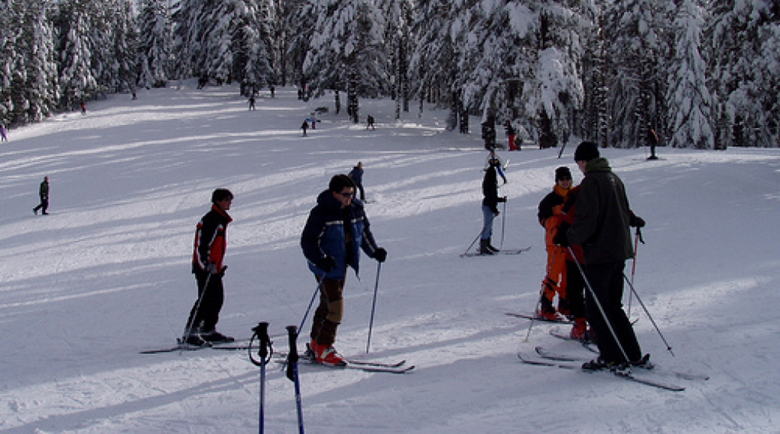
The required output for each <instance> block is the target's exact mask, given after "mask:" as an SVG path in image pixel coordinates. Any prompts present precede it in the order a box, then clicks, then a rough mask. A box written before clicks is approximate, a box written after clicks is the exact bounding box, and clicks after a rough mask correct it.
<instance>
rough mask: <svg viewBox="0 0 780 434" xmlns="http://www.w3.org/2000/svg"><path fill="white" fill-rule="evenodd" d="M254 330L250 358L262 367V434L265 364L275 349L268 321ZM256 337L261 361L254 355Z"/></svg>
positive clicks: (262, 428)
mask: <svg viewBox="0 0 780 434" xmlns="http://www.w3.org/2000/svg"><path fill="white" fill-rule="evenodd" d="M252 332H254V334H253V335H252V340H251V341H250V342H249V360H251V361H252V363H253V364H254V365H255V366H259V367H260V434H263V432H264V431H265V366H266V364H267V363H268V361H269V360H271V356H272V355H273V353H274V349H273V347H272V346H271V338H269V337H268V323H267V322H261V323H259V324H257V326H255V327H254V328H253V329H252ZM255 339H258V340H259V342H260V344H259V345H260V348H259V349H258V352H257V355H258V356H259V357H260V360H259V361H258V360H256V359H255V358H254V356H252V343H254V341H255Z"/></svg>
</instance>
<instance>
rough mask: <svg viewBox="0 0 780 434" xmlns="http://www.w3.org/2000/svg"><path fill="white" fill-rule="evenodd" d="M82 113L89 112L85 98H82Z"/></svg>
mask: <svg viewBox="0 0 780 434" xmlns="http://www.w3.org/2000/svg"><path fill="white" fill-rule="evenodd" d="M81 114H83V115H85V114H87V105H86V104H84V100H81Z"/></svg>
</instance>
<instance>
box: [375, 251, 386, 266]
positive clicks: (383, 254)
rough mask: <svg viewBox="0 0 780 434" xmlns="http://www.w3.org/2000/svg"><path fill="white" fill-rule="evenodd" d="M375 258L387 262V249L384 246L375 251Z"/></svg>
mask: <svg viewBox="0 0 780 434" xmlns="http://www.w3.org/2000/svg"><path fill="white" fill-rule="evenodd" d="M374 259H376V260H377V261H379V262H385V259H387V250H385V249H383V248H381V247H380V248H378V249H376V251H375V252H374Z"/></svg>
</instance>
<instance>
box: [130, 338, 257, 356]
mask: <svg viewBox="0 0 780 434" xmlns="http://www.w3.org/2000/svg"><path fill="white" fill-rule="evenodd" d="M177 341H180V339H177ZM248 348H249V339H242V340H235V341H232V342H212V343H209V344H207V345H191V344H188V343H186V342H179V343H177V344H176V345H174V346H172V347H168V348H157V349H152V350H144V351H140V352H139V353H140V354H160V353H175V352H177V351H181V352H184V351H200V350H205V349H212V350H246V349H248Z"/></svg>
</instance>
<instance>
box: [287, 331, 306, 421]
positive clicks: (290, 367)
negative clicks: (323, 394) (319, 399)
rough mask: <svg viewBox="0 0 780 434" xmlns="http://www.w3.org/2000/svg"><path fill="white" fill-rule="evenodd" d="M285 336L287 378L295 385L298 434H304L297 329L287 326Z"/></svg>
mask: <svg viewBox="0 0 780 434" xmlns="http://www.w3.org/2000/svg"><path fill="white" fill-rule="evenodd" d="M287 335H288V337H289V339H290V354H289V355H288V356H287V378H288V379H289V380H290V381H292V382H293V384H295V406H296V408H297V411H298V433H299V434H304V430H303V408H302V406H301V382H300V379H299V378H298V343H297V342H298V329H297V328H296V327H295V326H294V325H291V326H287Z"/></svg>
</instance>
